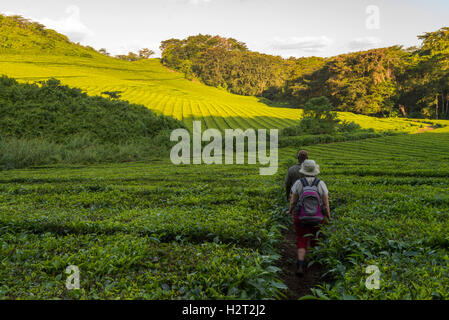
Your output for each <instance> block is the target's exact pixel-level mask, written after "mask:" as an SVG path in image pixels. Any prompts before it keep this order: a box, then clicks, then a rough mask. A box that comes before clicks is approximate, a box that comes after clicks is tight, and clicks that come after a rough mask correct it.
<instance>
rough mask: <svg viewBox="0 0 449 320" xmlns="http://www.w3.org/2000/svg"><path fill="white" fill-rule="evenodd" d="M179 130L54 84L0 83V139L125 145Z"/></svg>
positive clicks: (138, 109) (134, 108) (172, 123)
mask: <svg viewBox="0 0 449 320" xmlns="http://www.w3.org/2000/svg"><path fill="white" fill-rule="evenodd" d="M179 127H182V124H181V123H179V122H178V121H176V120H175V119H172V118H169V117H165V116H158V115H156V114H155V113H154V112H152V111H151V110H149V109H147V108H145V107H144V106H139V105H133V104H130V103H128V102H126V101H120V100H111V99H105V98H103V97H99V96H95V97H91V96H88V95H87V94H86V93H83V92H82V91H81V90H80V89H77V88H70V87H68V86H63V85H61V84H60V82H59V81H58V80H55V79H51V80H48V81H45V82H41V83H40V84H22V83H18V82H17V81H16V80H14V79H11V78H8V77H6V76H3V77H1V78H0V135H1V136H2V138H5V137H6V138H7V137H14V138H25V139H31V138H44V139H47V140H49V141H52V142H65V141H66V140H67V139H68V138H71V137H73V136H75V135H77V136H87V137H89V138H92V139H93V140H95V141H98V142H100V143H124V142H131V141H134V140H136V139H139V138H145V137H154V136H157V135H159V134H161V132H164V131H168V130H171V129H174V128H179Z"/></svg>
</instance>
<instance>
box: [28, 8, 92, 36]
mask: <svg viewBox="0 0 449 320" xmlns="http://www.w3.org/2000/svg"><path fill="white" fill-rule="evenodd" d="M65 12H66V14H68V16H66V17H65V18H62V19H59V20H53V19H50V18H43V19H36V21H38V22H40V23H42V24H43V25H45V26H46V27H47V28H49V29H54V30H56V31H58V32H60V33H63V34H65V35H66V36H68V37H69V39H70V40H72V41H74V42H81V41H82V40H85V39H86V38H87V37H89V36H92V35H93V32H92V31H91V30H90V29H89V28H88V27H87V26H86V25H85V24H84V23H83V22H82V21H81V15H80V9H79V7H78V6H75V5H71V6H68V7H67V9H66V10H65Z"/></svg>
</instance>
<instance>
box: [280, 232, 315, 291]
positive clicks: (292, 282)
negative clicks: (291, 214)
mask: <svg viewBox="0 0 449 320" xmlns="http://www.w3.org/2000/svg"><path fill="white" fill-rule="evenodd" d="M284 238H285V240H284V242H283V243H282V245H281V247H280V250H279V251H280V254H281V257H282V258H281V259H280V262H279V268H281V269H282V270H283V272H282V277H281V279H282V281H283V282H284V283H285V284H286V285H287V286H288V292H287V299H288V300H297V299H299V298H300V297H303V296H306V295H310V294H312V292H311V291H310V289H311V288H313V287H315V286H316V285H317V284H318V283H319V282H320V280H321V275H322V274H323V273H324V270H323V268H322V267H321V266H319V265H317V264H314V265H313V266H311V267H310V268H308V269H307V270H306V273H305V275H304V276H303V277H298V276H296V274H295V270H296V259H297V256H296V235H295V230H294V227H293V226H291V227H290V229H289V230H288V231H287V232H285V234H284Z"/></svg>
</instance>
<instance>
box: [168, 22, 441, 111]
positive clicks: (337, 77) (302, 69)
mask: <svg viewBox="0 0 449 320" xmlns="http://www.w3.org/2000/svg"><path fill="white" fill-rule="evenodd" d="M418 38H419V39H420V40H421V45H420V46H419V47H411V48H403V47H401V46H391V47H388V48H378V49H372V50H367V51H361V52H353V53H348V54H342V55H338V56H336V57H330V58H320V57H303V58H294V57H290V58H288V59H283V58H282V57H280V56H271V55H267V54H262V53H258V52H254V51H251V50H249V49H248V47H247V46H246V44H245V43H243V42H240V41H238V40H236V39H233V38H223V37H220V36H211V35H202V34H199V35H197V36H190V37H188V38H186V39H183V40H180V39H169V40H166V41H163V42H162V43H161V46H160V49H161V51H162V59H161V60H162V63H163V64H164V65H166V66H167V67H169V68H171V69H174V70H177V71H180V72H183V73H184V74H185V77H186V78H187V79H198V80H200V81H201V82H203V83H205V84H207V85H210V86H214V87H219V88H224V89H226V90H228V91H230V92H232V93H236V94H240V95H247V96H251V95H253V96H258V97H261V98H263V99H268V100H270V101H277V102H287V103H289V104H291V105H293V106H296V107H302V106H303V105H304V104H305V103H306V102H307V101H308V100H309V99H311V98H316V97H321V96H326V97H328V98H329V99H330V100H331V103H332V104H333V105H334V106H335V110H336V111H348V112H354V113H358V114H365V115H371V116H382V117H387V116H390V117H391V116H403V117H412V118H434V119H448V118H449V102H448V99H449V28H448V27H445V28H441V29H439V30H437V31H435V32H428V33H425V34H423V35H420V36H418Z"/></svg>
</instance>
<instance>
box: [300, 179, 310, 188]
mask: <svg viewBox="0 0 449 320" xmlns="http://www.w3.org/2000/svg"><path fill="white" fill-rule="evenodd" d="M300 180H301V183H302V186H303V187H308V186H309V183H308V182H307V179H306V178H301V179H300Z"/></svg>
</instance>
